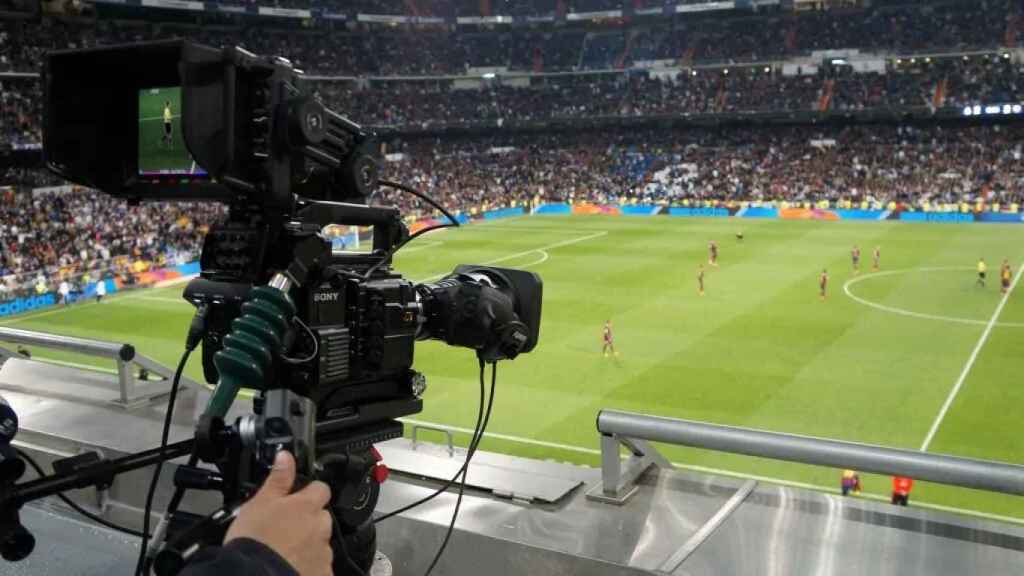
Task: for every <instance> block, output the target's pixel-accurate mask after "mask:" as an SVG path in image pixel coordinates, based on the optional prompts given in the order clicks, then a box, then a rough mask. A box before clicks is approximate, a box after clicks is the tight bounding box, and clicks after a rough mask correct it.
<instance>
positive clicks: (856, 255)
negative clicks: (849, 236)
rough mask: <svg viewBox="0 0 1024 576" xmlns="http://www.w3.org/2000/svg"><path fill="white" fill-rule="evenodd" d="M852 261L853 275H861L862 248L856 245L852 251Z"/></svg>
mask: <svg viewBox="0 0 1024 576" xmlns="http://www.w3.org/2000/svg"><path fill="white" fill-rule="evenodd" d="M850 260H853V273H854V274H860V248H859V247H858V246H857V245H856V244H854V245H853V250H850Z"/></svg>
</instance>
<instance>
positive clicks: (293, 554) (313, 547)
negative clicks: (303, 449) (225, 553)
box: [224, 451, 334, 576]
mask: <svg viewBox="0 0 1024 576" xmlns="http://www.w3.org/2000/svg"><path fill="white" fill-rule="evenodd" d="M294 484H295V458H294V457H293V456H292V455H291V454H290V453H289V452H285V451H281V452H279V453H278V454H277V458H276V459H275V460H274V468H273V469H272V470H271V472H270V475H269V476H267V480H266V482H264V483H263V487H261V488H260V490H259V492H257V493H256V495H254V496H253V497H252V498H250V499H249V501H248V502H246V503H245V504H243V505H242V508H241V510H239V511H238V517H237V518H236V519H235V521H234V522H233V523H232V524H231V528H230V529H228V533H227V536H225V538H224V544H227V543H229V542H231V541H232V540H235V539H237V538H250V539H252V540H256V541H258V542H262V543H263V544H265V545H267V546H268V547H269V548H270V549H272V550H273V551H274V552H277V553H278V554H279V555H280V556H281V557H282V558H284V559H285V560H286V561H287V562H288V563H289V564H291V565H292V567H293V568H295V570H296V571H297V572H298V573H299V574H301V575H302V576H329V575H330V574H331V562H332V560H333V557H334V556H333V553H332V552H331V542H330V541H331V528H332V526H333V523H332V521H331V515H330V513H329V512H328V511H327V510H326V508H325V507H326V506H327V503H328V502H329V501H330V499H331V490H330V488H328V487H327V485H326V484H324V483H323V482H313V483H311V484H309V485H308V486H306V487H305V488H303V489H302V490H300V491H299V492H296V493H294V494H291V490H292V486H294Z"/></svg>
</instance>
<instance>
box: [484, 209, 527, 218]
mask: <svg viewBox="0 0 1024 576" xmlns="http://www.w3.org/2000/svg"><path fill="white" fill-rule="evenodd" d="M523 214H525V212H524V211H523V209H522V208H521V207H517V208H502V209H501V210H488V211H487V212H484V220H495V219H498V218H509V217H512V216H522V215H523Z"/></svg>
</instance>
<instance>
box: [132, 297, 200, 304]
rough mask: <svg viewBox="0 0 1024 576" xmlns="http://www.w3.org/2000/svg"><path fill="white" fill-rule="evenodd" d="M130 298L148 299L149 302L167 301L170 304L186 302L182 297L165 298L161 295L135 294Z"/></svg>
mask: <svg viewBox="0 0 1024 576" xmlns="http://www.w3.org/2000/svg"><path fill="white" fill-rule="evenodd" d="M132 300H148V301H151V302H169V303H171V304H188V301H187V300H185V299H184V298H165V297H163V296H136V297H135V298H132Z"/></svg>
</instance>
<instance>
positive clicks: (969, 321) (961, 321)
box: [843, 266, 1024, 328]
mask: <svg viewBox="0 0 1024 576" xmlns="http://www.w3.org/2000/svg"><path fill="white" fill-rule="evenodd" d="M962 270H974V268H966V267H963V266H940V267H934V268H903V269H900V270H886V271H884V272H872V273H870V274H866V275H864V276H855V277H853V278H850V279H849V280H847V281H846V283H845V284H843V292H844V293H846V295H847V296H848V297H849V298H851V299H852V300H853V301H854V302H857V303H858V304H863V305H864V306H867V307H869V308H874V309H875V310H881V311H882V312H889V313H890V314H898V315H900V316H906V317H908V318H921V319H923V320H937V321H940V322H953V323H956V324H969V325H972V326H985V325H986V324H988V322H986V321H985V320H975V319H973V318H960V317H957V316H942V315H939V314H925V313H923V312H914V311H913V310H904V309H903V308H896V307H894V306H886V305H885V304H879V303H878V302H872V301H871V300H867V299H865V298H861V297H860V296H857V295H856V294H854V293H853V291H852V290H851V289H850V287H851V286H853V285H854V284H857V283H859V282H860V281H862V280H869V279H872V278H879V277H882V276H893V275H896V274H906V273H909V272H946V271H962ZM996 325H997V326H1001V327H1006V328H1024V323H1020V322H999V323H997V324H996Z"/></svg>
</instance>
